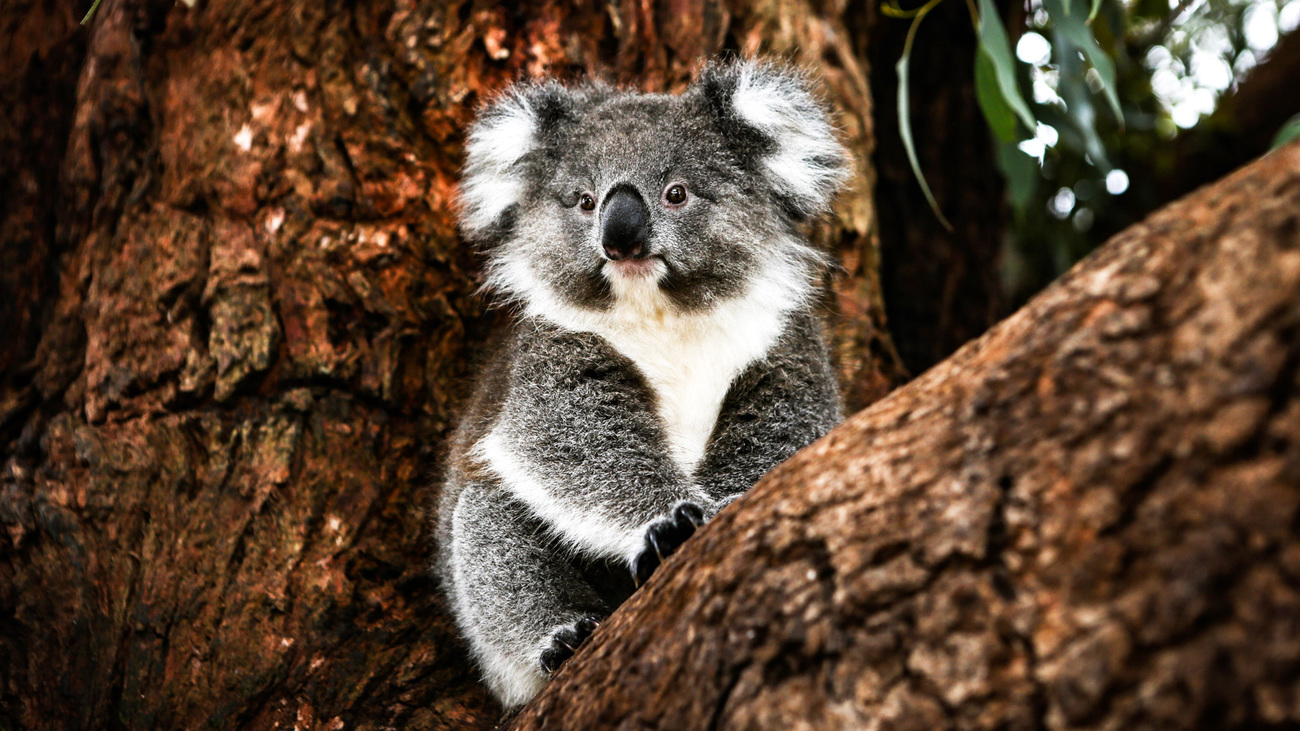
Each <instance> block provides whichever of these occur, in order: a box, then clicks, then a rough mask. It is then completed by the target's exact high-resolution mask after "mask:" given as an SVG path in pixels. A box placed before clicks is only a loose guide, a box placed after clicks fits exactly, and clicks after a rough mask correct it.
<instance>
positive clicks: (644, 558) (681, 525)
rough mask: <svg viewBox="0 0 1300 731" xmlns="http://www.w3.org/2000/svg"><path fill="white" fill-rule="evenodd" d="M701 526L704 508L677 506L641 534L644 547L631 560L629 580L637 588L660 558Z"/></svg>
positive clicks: (689, 503)
mask: <svg viewBox="0 0 1300 731" xmlns="http://www.w3.org/2000/svg"><path fill="white" fill-rule="evenodd" d="M702 525H704V509H703V508H701V507H700V506H698V505H696V504H695V503H692V502H685V501H683V502H680V503H677V507H675V508H673V511H672V512H671V513H669V514H668V516H667V517H664V518H659V519H658V520H655V521H654V522H652V523H651V524H650V526H649V527H648V528H646V531H645V545H644V546H642V548H641V552H640V553H638V554H637V555H636V558H634V559H632V578H633V579H634V580H635V581H636V583H637V586H640V585H641V584H643V583H645V580H646V579H649V578H650V574H653V573H654V571H655V569H657V568H659V564H661V563H663V562H664V559H666V558H668V557H669V556H671V555H672V553H673V551H676V550H677V548H678V546H681V545H682V544H683V543H685V542H686V539H687V538H690V537H691V536H692V535H694V534H695V529H696V528H699V527H700V526H702Z"/></svg>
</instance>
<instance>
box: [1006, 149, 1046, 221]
mask: <svg viewBox="0 0 1300 731" xmlns="http://www.w3.org/2000/svg"><path fill="white" fill-rule="evenodd" d="M998 169H999V170H1001V171H1002V177H1004V178H1006V179H1007V200H1008V201H1010V203H1011V207H1012V209H1014V210H1015V212H1016V215H1018V216H1024V214H1025V211H1026V210H1028V209H1029V206H1030V205H1031V204H1032V203H1033V200H1034V190H1035V189H1036V188H1037V187H1038V179H1039V177H1040V174H1039V172H1038V161H1037V160H1035V159H1034V158H1032V157H1030V156H1029V155H1026V154H1025V153H1024V151H1023V150H1021V149H1020V148H1019V147H1017V146H1016V145H1015V143H1009V142H1004V143H1002V144H1000V145H998Z"/></svg>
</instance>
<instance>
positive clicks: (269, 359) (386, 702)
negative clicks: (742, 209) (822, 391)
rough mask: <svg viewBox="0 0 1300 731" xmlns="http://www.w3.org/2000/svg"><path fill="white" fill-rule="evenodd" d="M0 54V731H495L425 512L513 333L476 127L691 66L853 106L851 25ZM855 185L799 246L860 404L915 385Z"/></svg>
mask: <svg viewBox="0 0 1300 731" xmlns="http://www.w3.org/2000/svg"><path fill="white" fill-rule="evenodd" d="M73 11H74V9H73V8H71V7H69V6H68V5H67V4H63V3H46V2H40V1H37V2H30V3H25V2H21V0H16V1H15V2H11V3H8V4H7V6H6V7H4V8H3V12H0V24H4V25H3V29H2V30H0V34H2V35H3V37H4V38H6V39H13V42H12V44H11V45H9V46H8V48H7V50H6V51H5V53H4V55H3V56H2V57H0V58H2V59H3V60H2V61H0V63H2V64H3V66H2V67H0V100H3V103H4V106H5V108H6V109H7V110H11V112H12V113H11V114H7V115H3V118H0V140H2V141H3V142H4V145H3V149H2V150H0V160H2V161H3V168H4V170H5V171H7V174H6V175H4V176H0V185H2V186H4V188H3V190H2V191H0V193H3V200H4V201H5V205H4V208H3V209H0V210H2V211H3V214H2V215H3V217H2V218H0V261H3V262H4V264H5V265H6V266H5V267H4V268H3V271H0V278H2V279H0V283H2V284H0V286H3V291H4V297H3V298H2V303H0V327H3V328H4V330H3V333H0V335H2V337H0V444H3V445H4V447H3V449H4V472H3V487H2V488H0V524H2V525H3V527H4V538H3V541H2V542H0V681H2V682H0V727H14V728H46V727H51V726H61V727H75V728H105V727H119V726H120V727H125V728H199V727H211V728H236V727H239V728H271V727H274V726H275V725H276V724H280V725H281V726H284V727H288V726H292V725H297V726H299V727H300V728H316V727H320V728H338V727H340V725H343V726H347V727H354V726H355V727H362V728H365V727H378V726H390V727H405V728H464V727H466V726H480V727H482V726H489V725H491V724H492V723H493V722H494V721H495V720H496V719H497V717H498V713H499V710H498V709H497V708H496V707H495V706H494V705H493V704H492V703H491V702H490V701H489V700H488V699H487V697H486V695H485V694H484V692H483V691H482V689H481V688H479V686H478V685H477V683H476V681H475V679H474V677H473V674H472V672H470V671H469V669H468V668H467V661H466V658H465V656H464V653H463V650H462V649H461V647H460V645H459V643H458V641H457V640H456V639H455V635H454V632H453V631H452V629H451V626H450V622H449V620H448V618H447V614H446V612H445V611H444V609H443V607H442V602H441V598H440V597H439V596H438V593H437V591H436V587H435V586H434V585H433V582H432V580H431V579H429V578H428V575H427V573H426V571H425V567H426V563H427V560H428V545H427V539H426V528H425V526H426V516H425V506H426V505H427V504H428V503H429V500H430V496H431V495H430V494H431V492H432V490H433V488H434V475H435V474H436V471H437V454H438V450H439V449H440V445H441V441H442V438H443V436H444V435H445V434H446V433H447V431H448V430H449V427H450V424H451V423H452V421H453V418H454V410H455V405H456V402H457V399H458V397H459V396H460V393H461V391H462V390H463V384H464V381H465V380H466V377H467V374H468V373H469V372H470V365H469V362H470V360H471V359H472V357H473V355H474V353H475V350H476V347H477V346H478V344H480V343H481V342H482V341H483V340H484V338H485V336H486V334H487V332H489V331H490V330H491V328H492V324H493V321H494V319H495V318H496V317H497V316H498V313H494V312H491V311H488V310H486V308H485V303H484V301H483V300H481V299H479V298H476V297H475V296H474V291H475V289H476V288H477V286H478V284H479V279H478V274H477V262H476V260H475V257H474V256H473V253H472V252H471V251H469V250H468V249H467V248H466V247H464V246H462V245H461V244H460V243H459V242H458V240H457V237H456V234H455V230H454V215H453V206H454V196H455V184H456V179H457V171H458V168H459V165H460V159H461V154H460V148H461V144H462V131H463V130H464V128H465V126H466V125H467V123H468V121H469V119H470V118H471V116H472V114H473V111H474V108H475V105H476V104H477V103H479V102H481V101H482V100H483V99H484V98H485V97H486V96H488V95H490V94H491V93H493V92H494V91H495V90H498V89H500V88H502V87H503V86H504V85H505V84H507V83H508V82H509V81H511V80H512V79H514V78H516V77H518V76H521V75H524V74H540V73H552V74H556V75H559V76H561V77H573V76H577V75H581V74H605V75H608V76H609V77H610V78H611V79H612V80H614V81H617V82H621V83H633V82H635V83H639V84H642V85H643V86H644V87H645V88H653V89H676V88H680V87H681V86H683V85H684V84H685V83H686V82H687V81H688V79H689V75H690V72H691V71H692V68H693V67H695V66H696V65H698V63H699V61H700V60H701V59H702V58H703V57H705V56H709V55H713V54H715V53H718V52H721V51H724V50H731V51H732V52H735V51H739V50H742V49H743V50H745V51H747V52H756V51H760V50H761V51H766V52H769V53H773V54H777V55H789V56H792V57H794V58H795V59H797V60H800V61H803V62H804V63H806V64H809V65H816V66H817V67H819V68H820V69H822V70H823V72H824V74H823V75H824V79H825V82H826V91H827V94H828V97H829V98H831V99H832V100H834V101H835V102H836V103H837V105H838V106H839V107H840V108H841V109H842V110H844V115H843V124H844V128H845V129H844V131H845V136H846V140H847V141H848V142H849V144H851V145H852V146H853V147H854V148H855V149H858V150H862V151H869V150H870V149H871V145H872V137H871V131H870V128H869V126H867V125H866V121H867V120H869V119H870V114H871V107H870V98H869V96H868V93H867V89H868V87H867V82H866V77H865V71H864V70H863V68H862V66H861V57H860V54H859V53H858V52H857V51H856V50H855V49H854V48H853V47H852V46H851V45H850V34H849V33H848V32H847V30H846V29H845V27H844V24H843V20H842V19H841V18H840V17H839V13H838V11H826V12H825V13H822V12H817V11H814V9H812V8H810V7H807V6H804V5H802V4H798V3H785V4H778V5H769V4H762V3H755V4H754V7H746V6H741V5H737V6H725V5H723V4H721V3H717V2H699V3H696V4H692V5H690V6H688V7H684V8H682V7H676V6H674V7H672V8H670V7H668V6H663V7H658V8H656V7H653V6H650V5H642V4H635V3H624V4H620V5H617V6H611V7H609V8H606V7H605V6H603V5H602V6H592V5H588V4H584V3H572V4H571V3H563V2H554V3H549V4H547V5H545V6H544V7H539V8H535V9H532V10H530V11H528V12H524V11H519V12H511V11H508V10H506V9H504V8H500V7H495V6H489V5H481V4H473V3H447V4H444V3H432V2H426V3H419V4H417V3H413V2H394V3H376V4H362V5H360V6H356V7H354V6H353V5H352V4H348V3H327V4H323V5H321V4H312V3H274V2H254V1H248V2H234V3H228V4H219V3H209V2H198V3H179V4H177V3H171V2H163V1H162V0H156V1H155V0H139V1H135V0H123V1H122V2H114V1H113V0H108V2H106V3H104V4H103V5H102V6H101V7H100V8H99V9H98V11H97V13H96V15H95V17H94V20H93V22H92V23H91V24H90V25H89V26H88V27H87V28H82V27H81V26H79V25H78V24H77V21H78V19H79V15H78V14H75V13H74V12H73ZM870 170H871V168H870V166H869V164H868V158H867V157H866V156H865V155H863V156H862V157H861V159H860V161H859V167H858V169H857V170H856V171H855V186H854V189H853V191H852V192H851V193H850V194H849V195H847V196H846V197H845V198H844V200H843V201H842V204H841V207H840V213H839V215H838V217H837V219H836V220H835V221H832V222H827V223H826V224H824V225H823V226H822V227H821V228H819V230H818V237H819V239H820V240H821V241H823V242H824V243H825V244H826V245H827V246H828V247H829V248H831V249H832V250H833V251H835V252H836V253H837V254H838V255H839V257H840V260H841V261H842V262H843V263H844V271H843V272H842V273H840V274H839V275H837V276H836V277H835V278H834V280H833V282H831V285H832V287H831V290H832V296H831V298H830V300H829V301H828V303H827V304H828V307H827V310H828V312H831V313H832V316H831V317H830V318H829V320H830V323H831V327H832V332H833V341H834V343H835V347H836V350H837V353H838V354H839V363H840V364H841V367H842V368H843V369H844V380H845V383H846V384H848V388H847V389H846V390H847V396H848V399H849V401H850V403H852V404H855V405H861V404H863V403H865V402H867V401H869V400H871V399H873V398H876V397H878V396H879V395H881V394H883V393H884V392H886V391H887V390H888V389H889V388H891V387H892V386H893V385H895V384H896V383H897V382H898V380H899V377H900V374H901V368H900V367H899V366H898V364H897V362H896V360H894V359H893V357H892V353H893V347H892V345H891V344H890V341H889V338H888V335H887V334H886V332H885V329H884V316H883V311H882V308H881V298H880V295H879V285H878V282H877V279H876V267H877V264H876V262H877V256H876V253H875V252H876V242H875V228H874V227H875V214H874V210H873V208H872V204H871V188H872V186H871V177H870Z"/></svg>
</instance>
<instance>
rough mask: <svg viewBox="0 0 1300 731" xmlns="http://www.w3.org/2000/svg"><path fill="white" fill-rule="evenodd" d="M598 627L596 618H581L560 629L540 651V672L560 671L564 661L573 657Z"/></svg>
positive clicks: (548, 673) (598, 623) (598, 622)
mask: <svg viewBox="0 0 1300 731" xmlns="http://www.w3.org/2000/svg"><path fill="white" fill-rule="evenodd" d="M598 626H600V620H599V619H597V618H596V617H583V618H582V619H579V620H578V621H576V622H574V623H573V624H571V625H569V626H568V627H561V628H560V629H558V630H556V632H555V634H554V635H552V636H551V645H550V647H548V648H546V649H545V650H543V651H542V660H541V662H542V670H545V671H546V674H547V675H550V674H551V673H554V672H555V671H556V670H559V669H560V666H561V665H563V664H564V661H565V660H568V659H569V658H571V657H573V653H575V652H577V651H578V648H579V647H581V646H582V643H584V642H586V641H587V638H588V637H590V636H591V633H592V632H594V631H595V630H596V627H598Z"/></svg>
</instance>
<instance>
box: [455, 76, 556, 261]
mask: <svg viewBox="0 0 1300 731" xmlns="http://www.w3.org/2000/svg"><path fill="white" fill-rule="evenodd" d="M573 101H574V100H573V98H572V96H571V95H570V93H569V92H568V90H566V89H565V88H564V87H562V86H560V85H559V84H556V83H554V82H550V83H546V84H515V85H514V86H512V87H510V88H509V89H506V91H505V92H503V93H502V94H501V95H500V96H499V97H497V98H496V99H495V100H493V101H492V103H491V104H489V105H488V106H487V107H485V108H484V109H483V110H482V111H481V112H479V115H478V119H477V120H476V121H475V122H474V125H473V126H472V127H471V128H470V131H469V137H468V139H467V141H466V144H465V167H464V169H463V171H462V174H461V183H460V194H461V205H460V224H461V229H462V231H463V232H464V233H465V235H466V236H467V237H469V238H470V239H488V238H491V237H492V234H493V231H494V230H497V229H498V228H499V226H500V225H501V224H503V223H504V221H503V219H506V218H507V217H508V216H509V215H510V214H511V213H512V212H513V210H514V208H515V206H517V205H518V203H519V199H520V197H521V196H522V195H523V193H524V188H525V184H526V182H527V181H526V175H527V172H528V169H527V164H526V163H527V161H528V160H529V159H530V153H535V152H536V151H538V150H539V149H541V148H542V147H544V146H545V145H546V143H547V141H548V140H547V137H548V136H549V131H551V130H554V129H555V127H556V125H557V123H558V122H560V121H561V120H563V119H565V118H568V117H570V116H571V115H572V113H573ZM533 157H535V155H534V156H533Z"/></svg>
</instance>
